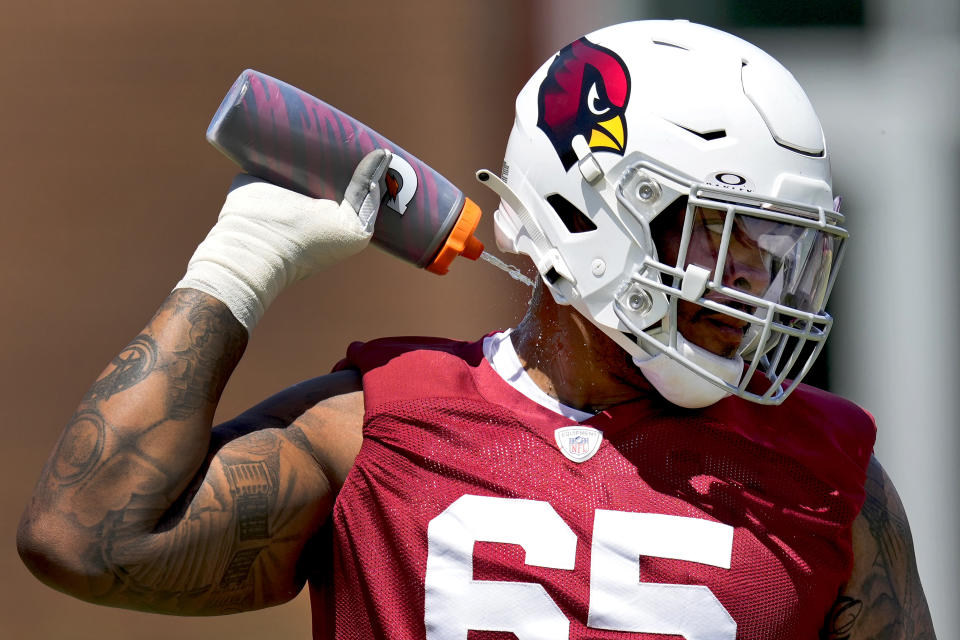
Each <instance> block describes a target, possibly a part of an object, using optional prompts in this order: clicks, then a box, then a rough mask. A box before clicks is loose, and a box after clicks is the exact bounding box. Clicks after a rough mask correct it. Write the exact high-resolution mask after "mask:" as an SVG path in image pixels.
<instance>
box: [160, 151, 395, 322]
mask: <svg viewBox="0 0 960 640" xmlns="http://www.w3.org/2000/svg"><path fill="white" fill-rule="evenodd" d="M369 157H370V156H368V158H369ZM384 158H385V159H384ZM389 159H390V158H389V155H388V154H387V155H385V154H383V152H380V155H379V156H378V157H377V162H367V166H366V167H365V165H364V162H366V159H365V161H364V162H361V164H360V165H359V166H358V169H357V172H356V173H355V174H354V180H353V182H351V184H350V187H349V188H348V190H347V197H346V198H345V199H344V201H343V202H342V203H339V204H338V203H336V202H333V201H331V200H317V199H314V198H310V197H309V196H305V195H302V194H299V193H295V192H293V191H290V190H287V189H284V188H282V187H278V186H276V185H273V184H270V183H269V182H265V181H263V180H260V179H258V178H254V177H252V176H248V175H240V176H237V177H236V178H235V179H234V182H233V185H232V186H231V189H230V193H229V194H228V195H227V199H226V201H225V202H224V205H223V209H222V210H221V211H220V217H219V218H218V220H217V223H216V224H215V225H214V227H213V228H212V229H211V230H210V233H209V234H208V235H207V237H206V238H205V239H204V240H203V242H201V243H200V246H198V247H197V250H196V252H194V254H193V257H192V258H191V259H190V263H189V265H188V266H187V272H186V275H184V277H183V279H182V280H180V282H178V283H177V285H176V287H174V288H175V289H182V288H192V289H198V290H200V291H203V292H205V293H208V294H210V295H212V296H213V297H215V298H217V299H218V300H220V301H221V302H223V303H224V304H226V305H227V307H229V309H230V311H231V312H232V313H233V315H234V316H235V317H236V318H237V320H239V321H240V323H241V324H243V326H244V327H245V328H246V329H247V331H248V332H250V331H251V330H252V329H253V327H254V326H256V324H257V322H259V320H260V318H261V317H262V316H263V314H264V312H265V311H266V309H267V307H269V306H270V303H271V302H273V300H274V298H276V297H277V295H278V294H279V293H280V292H281V291H282V290H283V289H284V288H285V287H287V286H288V285H289V284H291V283H292V282H295V281H297V280H301V279H303V278H306V277H307V276H309V275H311V274H313V273H315V272H316V271H319V270H320V269H323V268H324V267H327V266H329V265H332V264H334V263H336V262H339V261H340V260H343V259H345V258H347V257H349V256H351V255H353V254H355V253H357V252H358V251H360V250H361V249H363V248H364V247H365V246H366V245H367V243H368V242H369V241H370V236H371V235H372V234H373V223H374V221H375V218H376V213H377V210H378V209H379V206H380V193H381V189H380V185H379V180H380V179H382V176H383V173H385V171H386V165H387V164H388V163H389ZM381 164H382V171H380V170H379V169H380V165H381ZM371 165H372V166H373V169H372V170H371V168H370V167H371ZM364 168H365V169H366V170H363V171H362V170H361V169H364ZM371 179H372V180H371ZM351 201H352V202H357V206H356V208H355V207H354V205H352V204H351Z"/></svg>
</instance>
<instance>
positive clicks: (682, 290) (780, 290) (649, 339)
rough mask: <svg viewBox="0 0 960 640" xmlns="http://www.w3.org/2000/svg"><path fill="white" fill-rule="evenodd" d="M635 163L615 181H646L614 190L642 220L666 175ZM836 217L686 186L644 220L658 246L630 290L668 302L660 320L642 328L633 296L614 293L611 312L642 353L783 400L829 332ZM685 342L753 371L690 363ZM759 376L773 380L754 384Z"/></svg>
mask: <svg viewBox="0 0 960 640" xmlns="http://www.w3.org/2000/svg"><path fill="white" fill-rule="evenodd" d="M643 164H646V163H643ZM640 166H642V165H640ZM640 166H638V165H635V166H634V167H631V168H629V169H628V170H627V171H626V172H625V173H624V176H623V177H622V178H621V181H620V183H621V185H631V186H632V185H635V184H641V185H643V186H642V187H641V188H640V189H633V188H618V190H617V198H618V201H619V202H620V204H621V205H622V206H623V208H624V209H626V210H627V211H629V212H631V214H632V215H634V216H635V217H638V218H639V217H644V216H642V214H639V212H638V209H640V206H642V205H644V204H646V202H645V199H646V200H649V199H650V196H649V195H648V194H650V192H651V187H652V189H653V190H654V191H655V190H656V187H657V185H658V183H659V180H657V177H660V179H661V180H664V179H665V178H666V176H662V175H661V176H657V173H656V172H655V170H654V168H653V167H652V166H650V165H647V166H646V167H645V168H642V169H641V168H640ZM637 174H640V175H643V176H644V178H643V179H642V180H638V179H637V178H636V177H635V176H636V175H637ZM672 178H673V180H676V179H677V178H676V176H672ZM644 196H647V198H644ZM684 201H685V202H684ZM638 204H639V205H640V206H638ZM638 214H639V215H638ZM842 221H843V216H842V215H841V214H839V213H838V212H835V211H825V210H823V209H822V208H817V207H811V206H809V205H804V204H801V203H795V202H788V201H782V200H776V199H773V198H761V197H757V196H753V195H744V194H734V193H731V192H730V191H727V190H723V189H717V188H713V187H710V186H709V185H705V184H702V183H700V184H697V183H690V185H689V191H688V195H687V196H686V197H685V198H684V197H681V198H679V199H677V200H675V201H674V202H673V203H672V204H671V205H668V206H666V207H664V208H663V211H662V212H661V213H660V214H658V215H657V217H656V218H654V219H653V220H652V221H650V222H647V223H646V225H645V226H646V228H647V229H649V234H650V236H649V237H650V239H651V243H652V244H653V246H654V249H655V250H654V251H652V252H650V254H649V256H648V257H647V259H646V260H645V262H644V264H643V265H642V266H640V268H638V269H637V270H636V271H635V272H634V273H633V274H632V275H631V276H630V278H629V281H630V285H628V286H626V287H625V290H628V291H645V292H647V294H648V295H649V296H650V297H656V296H665V297H666V298H667V300H668V303H667V310H666V313H665V314H664V316H663V318H662V319H661V321H660V322H659V323H658V324H656V325H652V326H647V327H641V326H640V325H638V324H637V323H636V322H635V321H634V318H633V316H634V315H635V314H634V307H636V305H637V301H636V300H635V299H631V298H630V297H629V296H618V297H617V298H615V300H614V303H613V308H614V311H615V313H616V315H617V318H618V319H619V320H620V322H621V323H622V324H623V325H624V326H625V327H627V329H628V330H629V332H630V333H631V334H632V336H633V337H635V338H636V342H637V345H638V346H639V347H640V349H642V350H643V351H644V352H645V353H646V355H647V356H655V355H659V354H665V355H667V356H668V357H670V358H671V359H673V360H675V361H677V362H679V363H680V364H682V365H683V366H684V367H686V368H687V369H689V370H691V371H693V372H695V373H696V374H698V375H699V376H701V377H703V378H705V379H707V380H708V381H710V382H711V383H712V384H714V385H715V386H716V387H717V388H719V389H721V390H723V391H724V392H725V393H729V394H735V395H738V396H741V397H744V398H747V399H750V400H753V401H755V402H759V403H762V404H779V403H780V402H782V401H783V400H784V399H785V398H786V396H787V395H788V394H789V393H790V391H792V390H793V388H794V387H795V386H796V384H798V383H799V381H800V380H801V379H802V378H803V376H804V375H806V373H807V372H808V371H809V369H810V367H811V366H812V364H813V362H814V360H815V359H816V357H817V355H818V354H819V352H820V350H821V349H822V347H823V344H824V341H825V340H826V338H827V335H828V334H829V332H830V327H831V325H832V323H833V320H832V318H831V317H830V316H829V314H827V313H826V311H825V306H826V301H827V298H828V297H829V294H830V290H831V288H832V287H833V282H834V278H835V276H836V272H837V266H838V265H839V262H840V260H841V257H842V252H843V248H844V244H845V243H844V240H845V238H846V237H847V233H846V231H845V230H844V229H843V228H842V227H840V226H839V225H840V224H842ZM649 274H656V275H655V277H650V275H649ZM630 287H632V289H631V288H630ZM631 303H632V304H631ZM684 341H685V342H686V343H689V344H692V345H694V346H695V347H699V348H700V349H703V350H706V351H707V352H708V353H710V354H714V355H715V356H720V357H721V358H727V359H737V358H740V359H742V361H743V362H744V363H747V364H748V365H749V366H746V367H745V368H744V370H743V371H742V372H738V373H740V374H741V375H737V376H735V380H733V379H731V378H732V376H731V375H729V373H728V372H729V369H727V368H724V367H721V369H723V371H722V372H718V371H717V368H716V367H715V366H713V367H712V366H710V364H713V363H707V362H705V360H706V361H708V360H710V358H709V357H706V358H704V357H700V358H698V357H696V356H694V357H691V356H690V353H691V349H689V348H685V345H683V344H682V343H683V342H684ZM696 351H697V350H695V349H694V350H693V352H694V353H696ZM698 360H700V362H698ZM641 368H642V367H641ZM758 371H759V372H760V373H762V374H764V376H765V377H766V379H767V381H768V384H766V385H758V384H757V379H756V377H755V376H754V374H755V373H756V372H758ZM787 379H790V380H791V382H790V384H789V386H786V387H785V388H784V383H785V381H786V380H787Z"/></svg>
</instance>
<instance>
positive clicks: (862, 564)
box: [820, 458, 936, 640]
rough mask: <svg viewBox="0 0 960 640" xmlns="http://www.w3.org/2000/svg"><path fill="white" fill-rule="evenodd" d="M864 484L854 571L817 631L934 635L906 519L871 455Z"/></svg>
mask: <svg viewBox="0 0 960 640" xmlns="http://www.w3.org/2000/svg"><path fill="white" fill-rule="evenodd" d="M866 489H867V499H866V502H865V503H864V505H863V509H862V510H861V511H860V515H859V516H858V517H857V519H856V520H855V521H854V524H853V551H854V567H853V574H852V575H851V577H850V580H849V581H848V582H847V585H846V587H845V588H844V589H843V590H842V592H841V593H840V596H839V597H838V598H837V601H836V602H835V603H834V606H833V609H832V610H831V612H830V615H829V616H828V618H827V622H826V624H825V626H824V629H823V631H822V632H821V634H820V637H821V639H824V640H866V639H868V638H870V639H872V638H890V639H891V640H893V639H903V640H935V638H936V635H935V634H934V631H933V623H932V622H931V620H930V610H929V609H928V608H927V600H926V597H925V596H924V595H923V587H922V586H921V585H920V576H919V574H918V573H917V563H916V557H915V555H914V549H913V538H912V536H911V534H910V525H909V524H908V523H907V516H906V513H905V512H904V509H903V504H902V503H901V502H900V497H899V496H898V495H897V491H896V489H895V488H894V486H893V483H892V482H891V481H890V478H889V477H888V476H887V474H886V472H884V470H883V467H881V466H880V463H879V462H877V459H876V458H872V459H871V460H870V467H869V468H868V470H867V483H866Z"/></svg>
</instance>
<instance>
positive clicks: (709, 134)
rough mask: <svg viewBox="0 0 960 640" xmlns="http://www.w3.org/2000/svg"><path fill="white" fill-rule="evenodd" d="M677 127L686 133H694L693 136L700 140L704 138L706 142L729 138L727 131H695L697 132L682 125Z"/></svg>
mask: <svg viewBox="0 0 960 640" xmlns="http://www.w3.org/2000/svg"><path fill="white" fill-rule="evenodd" d="M674 124H676V123H674ZM677 126H678V127H680V128H681V129H683V130H684V131H686V132H688V133H692V134H693V135H695V136H697V137H698V138H703V139H704V140H719V139H721V138H726V137H727V131H726V129H714V130H713V131H695V130H693V129H691V128H689V127H685V126H683V125H680V124H677Z"/></svg>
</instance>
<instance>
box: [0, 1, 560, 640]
mask: <svg viewBox="0 0 960 640" xmlns="http://www.w3.org/2000/svg"><path fill="white" fill-rule="evenodd" d="M528 14H529V6H528V5H526V4H525V3H522V2H510V1H507V0H500V1H486V2H482V3H481V2H443V1H427V0H420V1H415V2H402V3H399V2H398V3H386V2H376V3H364V2H356V3H345V2H316V1H315V2H287V3H277V4H273V3H264V2H237V1H236V0H231V1H229V2H228V1H225V0H215V1H210V2H198V3H186V2H172V3H169V2H165V3H160V2H137V3H131V2H121V1H119V0H99V1H97V2H92V1H90V2H87V1H83V2H49V1H41V2H35V3H32V4H27V3H24V4H13V3H7V4H6V6H5V7H4V12H3V18H2V20H0V86H2V87H3V88H4V89H3V95H2V99H0V149H2V153H0V184H2V194H3V205H2V206H3V209H2V211H3V214H2V215H3V228H2V238H3V250H2V252H0V260H2V269H0V278H2V283H3V289H2V290H3V293H4V296H3V297H4V304H3V309H4V313H3V314H2V322H3V332H2V334H0V335H2V338H0V339H2V347H0V353H2V354H3V356H2V357H3V369H2V376H3V378H2V380H3V385H2V388H3V402H2V405H0V407H2V408H0V411H2V425H3V428H4V434H5V439H4V442H5V446H4V454H3V456H2V457H3V459H4V460H5V463H4V464H3V466H2V471H0V473H2V479H3V485H2V486H3V489H2V490H0V573H2V576H3V578H2V580H0V636H3V637H6V638H43V639H46V638H71V639H73V638H77V639H81V638H91V639H92V638H98V639H106V638H136V639H147V638H167V637H177V638H181V639H182V640H187V639H188V638H211V637H214V638H216V637H233V638H267V637H269V638H305V637H308V635H309V616H308V607H307V604H306V600H305V599H304V598H301V599H298V600H297V601H295V602H294V603H292V604H290V605H288V606H286V607H281V608H279V609H275V610H271V611H267V612H263V613H253V614H247V615H241V616H232V617H228V618H223V619H178V618H170V617H163V616H156V615H148V614H142V613H133V612H125V611H119V610H110V609H102V608H98V607H95V606H92V605H88V604H85V603H82V602H78V601H75V600H73V599H71V598H68V597H66V596H63V595H61V594H59V593H56V592H54V591H52V590H50V589H48V588H47V587H45V586H43V585H42V584H41V583H40V582H38V581H36V580H35V579H33V577H31V576H30V575H29V573H28V572H27V571H26V569H25V568H24V567H23V566H22V565H21V563H20V561H19V559H18V557H17V555H16V551H15V548H14V532H15V528H16V523H17V519H18V518H19V514H20V512H21V511H22V509H23V507H24V505H25V504H26V500H27V498H28V495H29V493H30V491H31V489H32V485H33V483H34V481H35V479H36V477H37V475H38V473H39V470H40V467H41V466H42V464H43V461H44V460H45V458H46V455H47V452H48V451H49V449H50V448H51V447H52V445H53V443H54V442H55V439H56V437H57V435H58V433H59V431H60V429H61V428H62V426H63V425H64V424H65V423H66V421H67V420H68V419H69V417H70V415H71V413H72V410H73V408H74V407H75V405H76V403H77V401H78V399H79V398H80V396H81V395H82V394H83V392H84V391H85V389H86V387H87V385H88V384H89V383H90V382H91V381H92V379H93V378H94V377H95V376H96V375H97V373H99V371H100V370H101V368H102V367H103V366H104V365H105V364H106V363H107V362H108V361H109V360H110V359H111V358H112V357H113V355H114V354H115V353H116V352H117V350H118V349H119V348H120V347H122V346H123V345H124V344H125V343H126V342H127V341H128V340H129V339H130V338H131V337H133V336H134V335H136V333H137V332H138V331H139V330H140V328H141V327H142V326H143V325H144V324H145V323H146V321H147V320H148V319H149V318H150V316H151V315H152V313H153V311H154V310H155V308H156V307H157V306H158V305H159V303H160V302H161V301H162V300H163V298H164V297H165V296H166V294H167V292H168V291H169V290H170V288H171V287H172V286H173V284H174V283H175V282H176V281H177V280H178V279H179V278H180V276H181V275H182V272H183V270H184V268H185V265H186V260H187V259H188V258H189V256H190V254H191V253H192V251H193V248H194V247H195V246H196V244H197V243H198V242H199V241H200V240H201V239H202V238H203V236H204V234H205V233H206V231H207V229H208V228H209V227H210V226H211V225H212V223H213V221H214V220H215V219H216V215H217V212H218V211H219V208H220V204H221V202H222V200H223V196H224V194H225V192H226V188H227V186H228V185H229V183H230V180H231V178H232V176H233V174H234V173H236V168H235V167H234V166H233V165H231V164H230V163H229V162H228V161H227V160H226V159H224V158H223V157H222V156H221V155H220V154H219V153H217V152H216V151H215V150H214V149H213V148H212V147H210V146H209V145H208V144H207V143H206V141H205V139H204V131H205V129H206V126H207V123H208V122H209V119H210V117H211V116H212V115H213V113H214V111H215V110H216V108H217V106H218V105H219V103H220V100H221V98H222V97H223V95H224V94H225V93H226V91H227V89H228V88H229V87H230V85H231V83H232V82H233V80H234V79H235V78H236V76H237V75H238V74H239V72H240V71H241V70H243V69H244V68H247V67H252V68H255V69H258V70H260V71H263V72H265V73H269V74H270V75H273V76H275V77H278V78H281V79H283V80H286V81H287V82H290V83H291V84H295V85H297V86H299V87H301V88H302V89H304V90H306V91H308V92H310V93H313V94H314V95H316V96H318V97H321V98H322V99H323V100H325V101H327V102H329V103H331V104H333V105H335V106H337V107H339V108H340V109H342V110H344V111H346V112H347V113H350V114H351V115H353V116H354V117H356V118H358V119H359V120H361V121H363V122H365V123H367V124H368V125H370V126H372V127H373V128H375V129H377V130H378V131H380V132H381V133H382V134H384V135H386V136H387V137H388V138H390V139H392V140H393V141H394V142H396V143H397V144H399V145H401V146H402V147H404V148H405V149H407V150H409V151H410V152H411V153H413V154H414V155H416V156H418V157H420V158H422V159H424V160H425V161H427V162H428V163H429V164H431V165H432V166H434V167H435V168H437V169H438V170H439V171H441V172H442V173H444V174H445V175H446V176H447V177H448V178H450V179H451V180H452V181H453V182H454V183H456V184H458V185H460V186H461V188H462V189H463V190H464V191H465V192H467V194H468V195H469V196H470V197H471V198H473V199H475V200H476V201H477V202H478V203H479V204H480V205H481V207H482V208H483V209H484V211H487V212H489V211H491V210H492V207H493V205H494V199H493V198H491V197H490V195H488V194H487V193H485V192H484V191H485V190H481V189H480V188H479V185H478V184H477V183H476V181H475V179H474V178H473V172H474V171H475V170H476V169H478V168H481V167H490V168H493V169H497V170H498V169H499V167H500V162H501V160H502V154H503V146H504V143H505V142H506V137H507V134H508V132H509V128H510V125H511V122H512V117H513V114H512V111H513V105H512V96H513V95H515V93H516V91H517V90H518V89H519V87H520V86H521V84H522V83H523V81H524V80H525V79H526V77H527V76H528V75H529V73H530V71H531V69H532V66H533V65H532V63H530V62H528V59H529V58H530V56H531V54H532V52H531V46H530V43H529V41H528V40H527V39H526V38H525V37H523V35H522V34H524V33H526V31H527V29H528V25H527V22H528ZM571 35H572V34H571ZM545 55H546V53H544V54H543V55H542V56H541V57H544V56H545ZM480 236H481V238H482V240H484V242H485V243H488V244H492V243H493V238H492V227H491V224H490V220H489V218H488V219H486V220H484V222H483V224H482V228H481V231H480ZM461 262H462V263H455V264H454V266H453V268H452V270H451V273H450V274H448V275H447V276H445V277H437V276H434V275H432V274H429V273H426V272H424V271H420V270H417V269H415V268H414V267H411V266H409V265H407V264H405V263H401V262H399V261H397V260H395V259H393V258H390V257H388V256H387V255H386V254H383V253H381V252H379V251H377V250H375V249H371V250H369V251H367V252H366V253H365V254H363V255H361V256H358V257H355V258H353V259H351V260H349V261H347V262H346V263H344V264H342V265H339V266H337V267H336V268H334V269H331V270H330V271H327V272H325V273H323V274H321V275H320V276H318V277H316V278H313V279H312V280H309V281H307V282H304V283H300V284H299V285H297V286H295V287H293V289H292V290H290V291H288V292H287V293H286V294H285V295H283V296H282V297H281V298H280V299H279V300H278V302H277V303H276V304H275V306H274V307H273V308H272V309H271V310H270V313H269V314H268V315H267V317H266V318H265V319H264V321H263V322H262V324H261V325H260V326H259V327H258V328H257V331H256V332H255V333H254V337H253V339H252V341H251V344H250V347H249V349H248V351H247V355H246V357H245V359H244V360H243V362H242V364H241V365H240V367H239V369H238V370H237V372H236V375H235V376H234V378H233V380H232V381H231V383H230V385H229V387H228V389H227V392H226V395H225V398H224V401H223V403H222V405H221V411H220V417H221V418H225V417H229V416H230V415H233V414H234V413H236V412H238V411H240V410H242V409H243V408H245V407H247V406H249V405H250V404H252V403H254V402H256V401H258V400H259V399H262V398H263V397H265V396H266V395H267V394H269V393H272V392H274V391H276V390H279V389H280V388H282V387H284V386H286V385H288V384H290V383H293V382H296V381H298V380H301V379H304V378H307V377H311V376H314V375H318V374H322V373H326V372H327V371H328V370H329V367H330V366H331V365H332V364H333V363H334V362H335V361H336V360H337V359H339V357H340V356H341V354H342V353H343V350H344V348H345V347H346V345H347V344H348V343H349V341H350V340H356V339H367V338H372V337H376V336H379V335H391V334H424V335H448V336H451V337H457V338H475V337H479V336H480V335H482V334H483V333H485V332H487V331H489V330H490V329H493V328H497V327H504V326H507V325H509V324H511V323H513V322H514V321H515V320H516V318H517V317H518V314H520V313H521V312H522V310H523V308H524V303H525V299H524V296H525V291H524V288H523V287H522V286H519V285H515V284H513V281H512V280H510V279H509V278H507V277H506V276H504V275H503V274H501V273H500V272H498V271H496V270H495V269H493V268H492V267H490V266H488V265H486V264H483V263H472V262H468V261H466V260H463V261H461Z"/></svg>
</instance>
